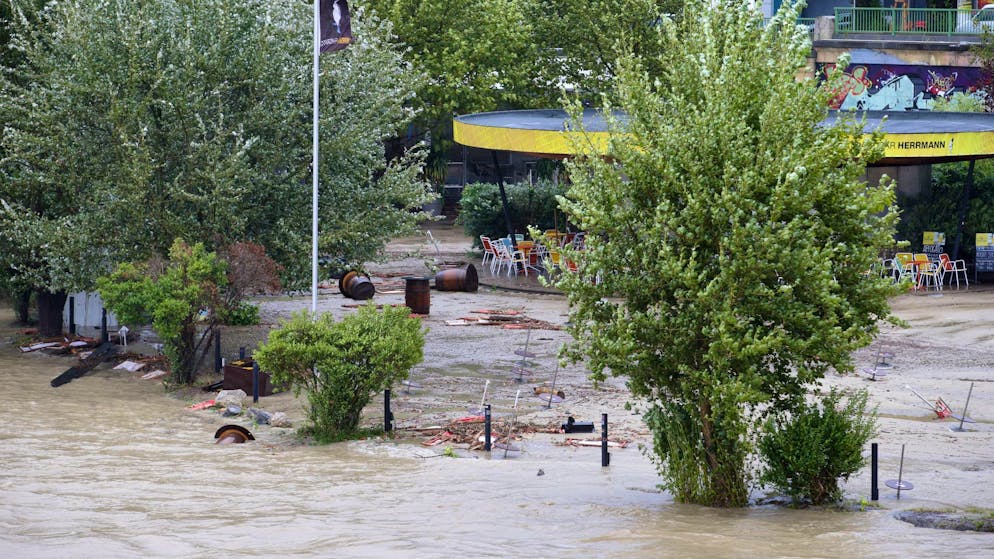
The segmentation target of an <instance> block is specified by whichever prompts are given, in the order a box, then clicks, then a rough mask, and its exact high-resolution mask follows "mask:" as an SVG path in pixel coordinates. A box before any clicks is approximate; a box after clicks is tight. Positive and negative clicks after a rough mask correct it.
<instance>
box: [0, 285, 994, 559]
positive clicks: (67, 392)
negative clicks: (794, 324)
mask: <svg viewBox="0 0 994 559" xmlns="http://www.w3.org/2000/svg"><path fill="white" fill-rule="evenodd" d="M387 291H388V290H387ZM433 297H436V296H435V294H433ZM515 297H516V298H515ZM402 300H403V295H402V294H399V295H398V294H397V293H393V294H383V295H377V302H380V303H383V304H392V303H394V302H397V301H402ZM992 300H994V293H991V292H989V291H988V292H984V291H979V290H978V291H973V292H969V293H960V294H953V293H950V294H949V295H946V296H943V297H941V298H935V297H929V298H926V297H919V296H907V297H903V298H899V299H898V300H896V301H895V309H896V310H897V311H898V312H899V314H901V315H902V316H904V317H905V318H906V319H908V320H909V321H910V322H912V328H910V329H907V330H897V329H888V330H887V331H886V332H885V333H884V336H883V337H882V339H883V340H885V344H887V347H888V348H889V349H891V350H895V349H896V351H895V353H897V354H898V355H897V356H896V357H895V358H894V361H895V365H896V366H897V367H896V369H895V372H894V373H892V375H890V376H889V377H887V380H885V381H882V382H876V383H872V382H868V381H866V380H864V378H863V377H858V376H848V377H838V376H834V375H833V376H832V378H830V379H829V383H830V384H839V385H842V386H849V387H867V388H870V389H871V395H872V398H873V399H874V401H875V403H877V404H879V405H880V411H881V413H882V414H883V419H882V422H881V434H880V436H879V437H878V438H877V439H876V440H878V441H879V442H880V443H881V474H880V479H881V486H880V494H881V500H880V502H879V507H880V508H875V509H870V510H867V511H864V512H837V511H827V510H791V509H785V508H781V507H777V506H754V507H749V508H746V509H742V510H714V509H708V508H703V507H697V506H689V505H680V504H675V503H674V502H673V499H672V497H671V496H670V495H668V494H666V493H664V492H660V491H659V490H658V489H657V487H656V484H657V483H658V477H657V474H656V472H655V469H654V467H653V465H652V464H651V463H650V461H649V460H648V459H647V458H645V457H644V456H643V455H642V454H640V452H639V451H638V450H637V449H636V448H635V447H634V445H633V446H630V447H629V448H625V449H614V450H612V456H611V465H610V467H607V468H602V467H601V464H600V454H599V450H598V449H596V448H570V447H562V446H558V445H556V444H555V443H556V442H558V441H561V440H562V438H563V437H562V436H561V435H549V434H539V435H533V436H530V437H527V438H526V440H525V441H524V452H522V453H511V454H510V455H509V456H508V457H507V458H504V456H503V453H502V452H495V453H493V454H492V455H488V454H486V453H483V452H475V451H468V450H459V451H458V452H457V455H458V457H457V458H450V457H445V456H441V455H440V454H441V452H442V451H441V449H440V448H438V447H431V448H428V447H424V446H422V445H420V444H419V440H418V439H411V438H402V439H399V440H370V441H358V442H350V443H342V444H335V445H329V446H306V445H302V444H299V443H298V442H297V440H296V439H295V437H294V434H293V431H292V430H290V429H275V428H271V427H268V426H253V425H251V424H249V423H246V422H245V421H244V420H240V421H232V420H230V419H227V418H223V417H221V416H220V414H218V413H217V412H213V411H201V412H195V411H192V410H190V409H188V407H187V406H188V404H189V403H190V402H191V401H193V400H192V399H191V398H196V397H198V396H195V395H193V396H191V395H190V394H184V395H169V394H166V393H165V392H164V390H163V388H162V385H161V384H160V383H158V382H149V381H144V380H141V379H140V375H139V374H135V373H126V372H122V371H112V370H109V369H107V368H103V369H98V370H96V371H94V372H93V373H91V374H89V375H87V376H85V377H83V378H81V379H77V380H75V381H73V382H71V383H69V384H67V385H65V386H61V387H59V388H52V387H51V386H50V385H49V381H50V380H51V379H52V378H54V377H55V376H57V375H58V374H59V373H61V372H62V371H64V370H65V369H66V368H67V367H68V366H69V365H70V364H71V361H70V360H69V359H68V358H66V357H56V356H48V355H44V354H42V353H41V352H35V353H28V354H22V353H20V352H18V350H17V348H16V347H14V346H13V345H12V344H11V343H10V340H11V339H12V337H13V336H14V335H15V333H16V332H15V330H14V328H13V327H12V326H9V325H10V324H11V321H12V320H13V313H12V312H11V311H10V309H9V308H5V307H0V380H2V382H3V389H2V390H0V457H2V460H3V463H2V472H3V473H2V475H0V557H4V558H5V557H11V558H32V557H74V558H78V557H101V558H112V557H204V556H209V555H210V556H232V557H446V558H451V557H464V556H466V557H469V556H473V557H481V556H482V557H522V556H529V557H570V558H576V557H619V558H620V557H624V558H635V557H653V558H659V557H679V558H681V559H685V558H687V557H715V558H725V557H728V558H737V557H742V558H746V557H748V558H753V557H805V558H814V557H826V558H827V557H875V558H905V557H925V556H929V555H940V554H941V555H943V556H948V557H957V558H977V559H979V558H986V557H992V556H994V534H977V533H966V532H951V531H943V530H931V529H923V528H915V527H913V526H911V525H910V524H906V523H904V522H900V521H898V520H895V519H894V518H893V517H892V513H893V511H894V510H898V509H908V508H929V509H946V508H952V509H957V510H964V509H969V508H971V507H992V506H994V490H992V488H991V486H990V481H991V480H992V479H994V477H992V475H991V474H992V472H994V445H992V442H994V439H992V434H991V432H992V431H994V429H992V427H994V425H992V423H994V413H992V409H994V403H992V399H994V398H992V396H994V391H992V388H991V386H992V384H991V382H990V381H991V380H992V375H991V368H992V366H994V358H992V356H994V342H992V341H991V340H990V338H991V336H990V332H991V331H992V330H991V324H992V320H994V316H992V315H994V313H991V312H990V311H989V308H990V301H992ZM436 301H437V302H436ZM308 303H309V301H308V300H305V299H303V298H296V299H280V300H272V301H267V302H264V305H263V307H264V308H263V310H264V316H266V317H268V318H269V320H275V319H276V318H278V317H280V316H285V315H286V314H288V313H289V312H290V310H292V309H293V308H306V306H307V304H308ZM349 304H350V303H348V302H346V301H345V300H344V299H342V298H341V297H340V296H337V295H335V296H323V297H322V300H321V305H322V308H323V310H325V311H330V312H335V313H344V312H349V311H350V309H351V308H352V307H350V306H348V305H349ZM501 305H505V306H507V305H517V306H519V307H524V308H525V310H526V312H528V313H529V315H534V316H535V317H536V318H539V319H542V320H547V321H557V320H558V321H559V322H562V321H564V320H565V318H564V317H565V310H566V309H565V303H564V301H563V299H562V298H555V297H552V296H527V297H525V298H524V299H522V296H521V295H520V294H518V295H508V294H506V293H500V292H491V291H489V290H481V291H480V292H479V293H477V294H468V293H453V294H448V295H445V296H438V297H437V298H436V299H433V306H432V313H431V316H430V317H428V318H427V319H425V324H426V326H427V327H428V328H429V336H428V342H427V344H428V345H427V347H426V362H425V364H424V365H422V366H420V367H419V368H418V369H417V370H416V371H414V376H415V378H416V379H417V380H418V381H419V382H421V383H422V384H424V388H423V389H420V390H415V391H414V392H413V393H412V394H403V393H402V392H397V393H396V394H395V413H396V415H397V416H398V425H399V426H405V425H406V426H413V425H425V424H429V423H432V422H438V421H441V420H443V419H445V418H447V417H448V418H451V417H453V416H458V415H460V414H465V411H464V410H465V408H466V405H467V404H470V403H473V402H475V403H477V404H478V403H479V400H478V399H479V397H480V394H479V393H480V391H481V390H482V386H483V381H484V379H491V381H492V383H491V387H490V388H491V390H492V393H491V394H492V396H491V398H488V399H490V400H491V401H492V402H493V403H494V406H495V410H496V411H497V412H499V413H508V412H509V411H510V407H511V401H512V400H513V398H514V396H515V394H516V391H517V390H519V389H522V388H525V389H530V387H531V384H533V383H537V382H548V380H549V378H548V377H549V374H550V371H551V370H552V369H551V364H552V363H553V362H554V358H553V357H551V356H552V355H554V353H555V348H556V347H558V344H559V343H561V341H562V336H564V334H563V333H562V332H561V331H556V330H535V331H534V332H533V333H532V336H534V338H532V340H531V342H530V343H533V344H535V345H534V346H532V347H533V348H534V349H536V350H537V351H538V353H540V354H541V356H540V357H537V358H536V361H538V362H539V364H538V368H540V369H541V370H542V371H544V372H543V375H544V376H543V378H541V379H530V382H529V383H528V384H527V385H524V386H522V385H518V384H516V383H514V382H513V379H510V378H509V377H508V373H507V369H508V367H509V366H510V365H509V363H510V362H511V361H512V360H513V359H514V358H513V357H512V356H513V352H512V350H513V349H514V348H515V347H519V346H520V344H522V343H523V340H524V337H525V335H526V334H525V333H524V332H522V331H517V332H514V331H503V332H502V331H501V330H499V329H494V328H486V327H476V326H472V327H466V326H450V325H448V324H447V323H446V320H450V319H453V318H458V316H459V315H460V314H465V313H466V310H467V309H471V308H476V307H481V306H482V307H493V306H501ZM943 309H944V310H943ZM940 310H942V311H941V312H940ZM944 313H945V314H948V315H949V316H948V317H944ZM226 343H227V344H229V345H230V344H232V343H236V342H233V341H232V340H231V339H228V340H227V341H226ZM229 349H230V348H229ZM876 349H877V348H867V349H866V350H863V351H862V352H860V354H859V355H858V360H860V361H866V360H868V359H871V355H872V352H873V351H875V350H876ZM861 364H864V365H865V363H861ZM560 374H561V375H562V377H561V379H560V381H559V382H560V384H559V386H562V387H563V388H564V389H565V390H566V391H567V400H566V402H564V403H563V404H561V405H558V407H553V408H552V409H543V407H542V406H541V405H540V404H539V403H538V402H537V400H534V399H529V400H524V399H523V400H522V405H521V406H520V410H519V413H520V416H521V421H522V422H527V423H531V424H536V425H541V424H544V423H550V422H556V421H560V420H562V419H563V418H564V417H565V415H567V414H576V415H577V416H578V418H581V417H582V418H583V419H596V417H597V415H596V414H599V413H601V412H609V413H610V415H611V417H612V421H617V424H618V426H617V433H618V434H620V435H625V436H628V437H631V438H633V439H635V442H643V443H644V442H647V437H646V436H645V430H644V426H642V425H641V422H640V420H639V419H638V417H637V416H633V415H632V414H631V413H630V412H625V411H624V403H625V401H626V400H627V397H626V394H625V393H624V388H623V384H622V383H621V382H620V381H613V382H611V383H608V385H607V386H606V387H603V388H600V389H595V388H594V387H593V386H592V385H590V383H589V381H587V380H586V379H585V372H584V371H583V370H582V369H579V368H567V369H565V370H563V371H562V372H561V373H560ZM970 380H972V381H973V382H975V383H976V387H975V389H974V393H973V401H972V403H971V405H970V408H971V409H972V410H974V411H973V412H972V413H971V414H970V415H971V416H973V417H974V418H975V419H976V420H977V422H978V423H977V424H975V425H974V426H973V427H972V429H973V430H972V431H970V432H967V433H953V432H950V431H949V430H948V427H949V425H948V424H946V423H944V422H939V421H935V420H933V419H931V418H930V417H929V414H928V412H927V410H923V409H921V408H920V407H916V404H917V403H916V402H915V400H916V398H915V397H914V395H913V394H911V393H910V392H909V391H907V390H906V389H904V385H905V384H910V385H914V387H916V388H917V389H918V390H919V391H920V392H924V393H927V394H929V395H933V394H936V393H941V394H943V395H944V397H945V399H946V400H947V401H949V402H950V403H951V404H952V403H953V401H955V402H960V401H962V400H963V399H964V398H965V392H966V387H967V386H968V384H969V382H968V381H970ZM961 392H962V393H963V394H960V393H961ZM262 405H263V406H264V407H266V408H267V409H273V408H279V409H286V410H287V411H288V412H290V413H291V414H292V415H293V414H294V413H295V415H294V419H296V420H297V421H299V420H300V418H301V417H302V414H301V413H300V411H299V404H298V403H296V402H295V401H294V400H293V399H292V397H290V396H289V395H281V396H274V397H267V398H265V399H263V400H262ZM379 405H381V403H380V402H376V403H374V405H371V407H370V415H371V416H372V420H371V423H374V424H375V422H376V417H375V415H376V413H377V412H376V406H379ZM293 410H297V411H296V412H293ZM460 410H462V411H460ZM379 413H380V414H381V415H380V417H382V411H380V412H379ZM227 422H240V423H242V424H244V425H247V426H249V427H250V428H251V429H252V430H253V432H254V434H255V435H256V437H257V440H256V441H255V442H253V443H250V444H244V445H226V446H217V445H215V444H214V438H213V434H214V432H215V430H216V429H217V428H218V427H220V426H221V425H223V424H225V423H227ZM612 424H613V423H612ZM612 433H615V431H614V430H612ZM902 443H906V444H907V445H908V456H907V457H906V459H905V478H906V479H909V480H912V481H913V482H914V483H915V486H916V487H915V489H914V490H913V491H910V492H906V493H904V494H902V498H901V500H900V501H898V500H896V498H895V495H894V492H893V491H892V490H890V489H887V488H886V487H884V486H883V483H882V482H883V480H885V479H889V478H894V477H897V476H896V473H897V465H898V460H899V452H900V444H902ZM540 470H541V472H542V475H539V471H540ZM846 494H847V497H849V498H850V499H853V500H856V501H858V500H859V499H860V498H861V497H868V496H869V472H868V471H866V470H864V471H863V472H860V473H859V474H858V475H857V476H855V477H854V478H853V479H852V480H851V481H850V483H849V484H848V485H847V486H846Z"/></svg>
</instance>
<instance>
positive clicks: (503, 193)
mask: <svg viewBox="0 0 994 559" xmlns="http://www.w3.org/2000/svg"><path fill="white" fill-rule="evenodd" d="M490 156H491V157H492V158H493V160H494V174H495V175H496V176H497V188H499V189H500V203H501V206H502V207H503V208H504V223H505V224H506V225H507V233H508V235H510V236H511V237H510V238H511V243H512V244H513V245H514V250H518V238H517V237H515V236H514V226H513V225H511V213H510V211H509V210H508V209H507V192H506V191H505V190H504V177H502V176H501V173H500V163H499V162H498V161H497V150H494V149H492V150H490Z"/></svg>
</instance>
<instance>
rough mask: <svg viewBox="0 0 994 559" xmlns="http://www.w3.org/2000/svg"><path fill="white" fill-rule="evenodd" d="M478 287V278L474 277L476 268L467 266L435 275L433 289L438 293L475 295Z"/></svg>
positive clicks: (470, 265)
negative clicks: (462, 292) (459, 292)
mask: <svg viewBox="0 0 994 559" xmlns="http://www.w3.org/2000/svg"><path fill="white" fill-rule="evenodd" d="M479 287H480V278H479V276H477V275H476V266H474V265H472V264H468V265H467V266H466V267H465V268H453V269H451V270H442V271H440V272H438V273H437V274H435V289H437V290H439V291H465V292H467V293H476V290H477V289H479Z"/></svg>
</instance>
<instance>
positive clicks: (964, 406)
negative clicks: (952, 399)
mask: <svg viewBox="0 0 994 559" xmlns="http://www.w3.org/2000/svg"><path fill="white" fill-rule="evenodd" d="M970 396H973V383H972V382H971V383H970V391H969V392H967V393H966V404H964V405H963V415H961V416H960V418H959V427H957V428H956V429H951V430H952V431H962V430H963V422H964V421H966V409H967V408H968V407H970Z"/></svg>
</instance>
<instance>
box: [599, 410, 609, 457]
mask: <svg viewBox="0 0 994 559" xmlns="http://www.w3.org/2000/svg"><path fill="white" fill-rule="evenodd" d="M609 465H611V453H610V452H608V451H607V414H606V413H602V414H601V467H603V468H606V467H608V466H609Z"/></svg>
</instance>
